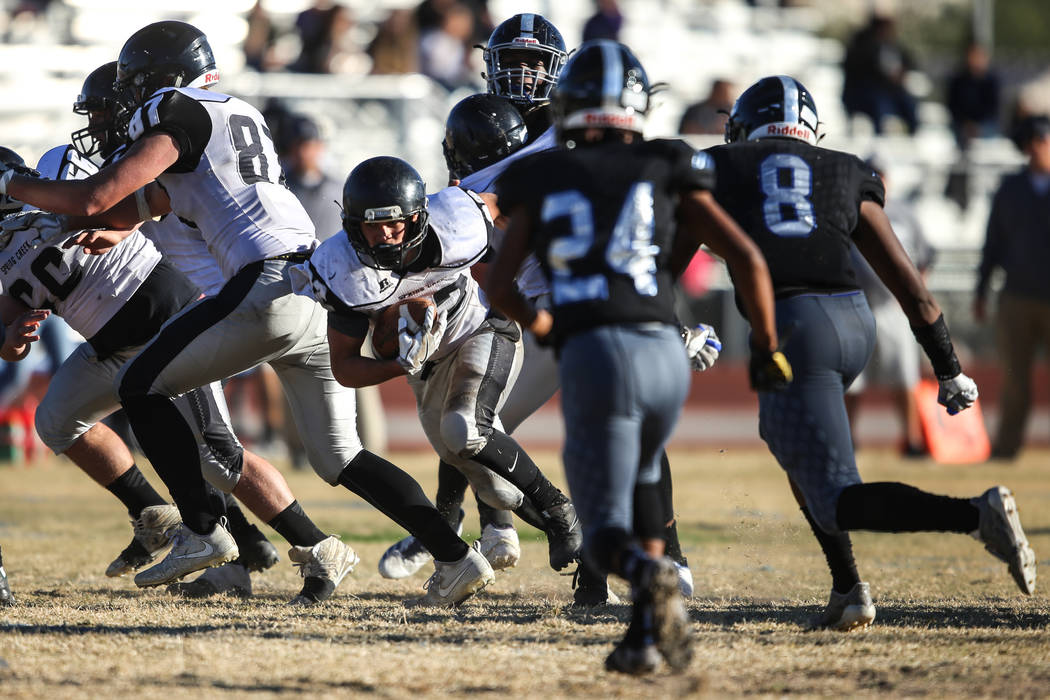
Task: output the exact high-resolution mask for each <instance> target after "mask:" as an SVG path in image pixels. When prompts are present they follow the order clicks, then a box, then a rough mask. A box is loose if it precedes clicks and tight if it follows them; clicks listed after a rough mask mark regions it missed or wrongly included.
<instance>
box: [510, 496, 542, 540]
mask: <svg viewBox="0 0 1050 700" xmlns="http://www.w3.org/2000/svg"><path fill="white" fill-rule="evenodd" d="M514 515H516V516H518V517H519V518H521V519H522V520H524V521H525V522H527V523H528V524H529V525H532V526H533V527H534V528H536V529H537V530H539V531H540V532H546V531H547V523H546V521H545V520H544V518H543V513H541V512H540V510H539V508H537V507H536V506H535V505H533V503H532V501H531V500H530V499H529V498H528V497H525V498H524V499H522V501H521V505H520V506H518V507H517V508H515V509H514Z"/></svg>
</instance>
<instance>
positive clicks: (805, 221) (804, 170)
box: [759, 153, 817, 237]
mask: <svg viewBox="0 0 1050 700" xmlns="http://www.w3.org/2000/svg"><path fill="white" fill-rule="evenodd" d="M759 175H760V179H761V181H762V192H763V193H765V195H766V198H765V200H764V201H763V203H762V214H763V216H764V217H765V221H766V227H767V228H768V229H769V230H770V231H772V232H773V233H774V234H776V235H777V236H785V237H802V236H808V235H809V234H810V232H811V231H813V229H814V228H816V226H817V222H816V219H815V218H814V217H813V203H812V202H810V201H809V196H810V194H812V193H813V171H812V170H810V168H809V164H807V163H806V161H804V160H802V159H801V158H799V157H798V156H794V155H791V154H788V153H774V154H773V155H771V156H769V157H768V158H766V159H765V160H764V161H762V165H761V166H759ZM784 175H786V176H787V177H786V178H785V179H786V180H787V181H786V182H783V181H782V178H784ZM788 211H790V212H792V213H791V214H790V215H788Z"/></svg>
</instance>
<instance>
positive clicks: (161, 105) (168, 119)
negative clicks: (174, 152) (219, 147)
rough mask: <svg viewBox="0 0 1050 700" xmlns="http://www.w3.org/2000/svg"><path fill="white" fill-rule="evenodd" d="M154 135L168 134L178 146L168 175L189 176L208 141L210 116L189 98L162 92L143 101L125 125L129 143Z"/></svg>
mask: <svg viewBox="0 0 1050 700" xmlns="http://www.w3.org/2000/svg"><path fill="white" fill-rule="evenodd" d="M154 132H163V133H166V134H169V135H170V136H171V137H172V138H173V139H175V143H176V145H177V146H178V149H179V159H178V160H177V161H176V162H175V164H174V165H172V166H171V167H170V168H168V172H172V173H185V172H190V171H192V170H193V169H194V168H196V167H197V164H198V163H200V159H201V156H203V155H204V149H205V148H206V147H207V145H208V141H209V140H210V139H211V116H210V115H209V114H208V110H207V109H205V108H204V106H203V105H202V104H201V103H199V102H198V101H197V100H195V99H193V98H192V97H187V96H186V95H183V94H182V93H181V92H178V91H177V90H168V91H162V92H159V93H157V94H155V95H153V96H152V97H150V98H149V99H148V100H146V102H145V104H143V105H142V106H141V107H139V109H138V110H137V111H136V112H135V114H134V115H132V117H131V121H130V122H129V123H128V138H129V139H131V140H132V141H137V140H138V139H140V138H142V137H143V136H144V135H146V134H151V133H154Z"/></svg>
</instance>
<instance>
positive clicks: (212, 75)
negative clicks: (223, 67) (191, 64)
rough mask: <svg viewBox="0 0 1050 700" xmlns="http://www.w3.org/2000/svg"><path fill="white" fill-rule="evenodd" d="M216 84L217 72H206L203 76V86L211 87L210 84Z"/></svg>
mask: <svg viewBox="0 0 1050 700" xmlns="http://www.w3.org/2000/svg"><path fill="white" fill-rule="evenodd" d="M217 82H219V71H217V70H213V71H208V72H207V73H205V74H204V84H205V85H211V84H212V83H217Z"/></svg>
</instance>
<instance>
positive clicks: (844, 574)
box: [802, 507, 860, 593]
mask: <svg viewBox="0 0 1050 700" xmlns="http://www.w3.org/2000/svg"><path fill="white" fill-rule="evenodd" d="M802 515H804V516H806V522H807V523H809V527H810V528H811V529H812V530H813V534H814V535H816V537H817V542H819V543H820V548H821V549H822V550H823V551H824V558H825V559H826V560H827V562H828V568H829V569H830V570H831V588H832V589H833V590H834V591H835V592H836V593H849V592H850V589H852V588H853V586H854V585H856V584H857V583H859V582H860V574H859V573H857V562H856V561H854V559H853V543H852V542H851V541H850V539H849V535H848V534H846V533H845V532H840V533H838V534H837V535H832V534H831V533H828V532H825V531H824V530H822V529H821V528H820V526H819V525H817V523H816V521H815V520H813V516H812V515H810V513H809V508H806V507H803V508H802Z"/></svg>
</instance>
